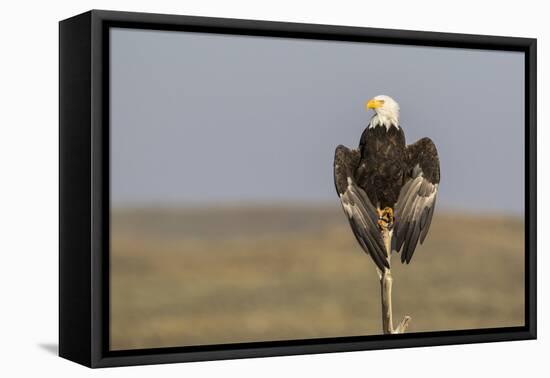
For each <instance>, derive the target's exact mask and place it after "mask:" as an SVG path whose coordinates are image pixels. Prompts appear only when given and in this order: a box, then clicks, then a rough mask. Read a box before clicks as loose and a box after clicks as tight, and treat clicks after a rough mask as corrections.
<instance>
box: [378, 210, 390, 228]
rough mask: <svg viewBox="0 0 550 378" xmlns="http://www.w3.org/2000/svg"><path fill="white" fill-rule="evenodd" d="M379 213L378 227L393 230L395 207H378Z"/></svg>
mask: <svg viewBox="0 0 550 378" xmlns="http://www.w3.org/2000/svg"><path fill="white" fill-rule="evenodd" d="M376 212H377V213H378V227H379V228H380V230H391V229H392V227H393V221H394V217H393V209H392V208H391V207H385V208H383V209H382V210H380V209H376Z"/></svg>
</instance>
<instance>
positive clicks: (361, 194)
mask: <svg viewBox="0 0 550 378" xmlns="http://www.w3.org/2000/svg"><path fill="white" fill-rule="evenodd" d="M358 154H359V152H358V151H355V150H349V149H348V148H346V147H344V146H338V147H337V148H336V153H335V157H334V182H335V184H336V190H337V192H338V195H339V197H340V202H341V203H342V208H343V209H344V212H345V213H346V215H347V217H348V220H349V223H350V226H351V229H352V230H353V234H354V235H355V238H356V239H357V241H358V242H359V244H360V245H361V247H362V248H363V250H364V251H365V252H366V253H367V254H368V255H370V256H371V258H372V259H373V260H374V263H375V264H376V266H377V267H378V269H380V270H382V271H384V268H389V263H388V260H387V258H386V248H385V246H384V242H383V240H382V236H381V234H380V231H379V229H378V214H377V212H376V208H375V207H374V206H373V204H372V203H371V201H370V200H369V198H368V196H367V194H366V193H365V191H364V190H363V189H362V188H361V187H359V185H357V183H356V182H355V177H354V173H355V168H356V167H357V165H358V163H359V160H360V157H359V156H358Z"/></svg>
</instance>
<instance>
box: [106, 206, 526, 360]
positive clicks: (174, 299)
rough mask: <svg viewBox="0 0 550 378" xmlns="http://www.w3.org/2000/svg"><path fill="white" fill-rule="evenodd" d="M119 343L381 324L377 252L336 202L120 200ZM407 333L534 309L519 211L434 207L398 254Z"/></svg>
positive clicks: (115, 255) (338, 330) (114, 343)
mask: <svg viewBox="0 0 550 378" xmlns="http://www.w3.org/2000/svg"><path fill="white" fill-rule="evenodd" d="M112 230H113V231H112V249H111V348H112V349H114V350H120V349H131V348H155V347H169V346H186V345H205V344H219V343H235V342H249V341H263V340H285V339H304V338H320V337H337V336H352V335H353V336H357V335H369V334H379V333H380V332H381V318H380V293H379V290H380V288H379V282H378V277H377V274H376V271H375V268H374V264H373V263H372V261H371V260H370V258H369V257H368V256H367V255H365V254H364V253H363V252H362V251H361V249H360V247H359V246H358V245H357V243H356V241H355V240H354V238H353V235H352V233H351V231H350V229H349V226H348V224H347V221H346V219H345V217H344V215H343V213H342V212H341V210H340V209H339V208H338V207H336V206H335V207H332V208H284V207H273V208H254V207H249V208H238V207H235V208H223V209H217V210H216V209H194V210H179V211H175V210H120V211H116V212H114V213H113V222H112ZM392 272H393V277H394V295H393V304H394V317H395V318H396V321H397V320H399V319H401V317H402V316H403V315H405V314H408V315H411V316H412V322H411V324H410V327H409V329H408V332H419V331H437V330H453V329H472V328H491V327H507V326H519V325H523V322H524V247H523V222H522V220H521V219H515V218H507V217H502V216H486V217H478V216H472V215H459V214H450V213H436V215H435V218H434V221H433V224H432V229H431V231H430V235H429V236H428V238H427V240H426V242H425V245H423V246H421V247H419V248H418V249H417V251H416V252H415V255H414V257H413V259H412V261H411V264H410V265H402V264H401V263H400V262H399V256H394V258H393V268H392Z"/></svg>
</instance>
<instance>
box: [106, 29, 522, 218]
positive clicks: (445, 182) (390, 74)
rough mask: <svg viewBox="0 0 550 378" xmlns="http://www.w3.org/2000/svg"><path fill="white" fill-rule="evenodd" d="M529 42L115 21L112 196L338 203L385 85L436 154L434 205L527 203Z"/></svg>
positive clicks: (174, 201) (135, 201) (406, 124)
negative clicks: (399, 40) (343, 170)
mask: <svg viewBox="0 0 550 378" xmlns="http://www.w3.org/2000/svg"><path fill="white" fill-rule="evenodd" d="M523 69H524V62H523V53H519V52H501V51H486V50H469V49H450V48H436V47H417V46H397V45H383V44H366V43H354V42H336V41H314V40H300V39H287V38H267V37H249V36H226V35H214V34H202V33H188V32H166V31H148V30H131V29H112V31H111V197H112V203H113V206H133V205H139V206H151V205H168V206H176V205H193V204H199V203H208V202H215V203H220V202H246V201H254V202H257V201H262V202H265V201H267V202H302V201H304V202H305V201H307V202H334V203H336V204H338V199H337V198H336V194H335V189H334V184H333V177H332V160H333V154H334V148H335V147H336V146H337V145H338V144H345V145H347V146H350V147H353V148H355V147H356V146H357V144H358V141H359V137H360V135H361V132H362V131H363V129H364V128H365V127H366V125H367V123H368V121H369V119H370V117H371V115H372V112H370V113H367V112H366V111H365V109H364V102H365V101H366V100H368V99H369V98H371V97H374V96H375V95H378V94H387V95H390V96H392V97H393V98H394V99H396V100H397V102H399V104H400V106H401V125H402V127H403V129H404V131H405V135H406V137H407V142H408V143H412V142H414V141H416V140H417V139H419V138H421V137H424V136H428V137H430V138H432V139H433V140H434V142H435V143H436V145H437V148H438V151H439V156H440V160H441V185H440V193H439V197H438V206H441V207H443V208H453V209H464V210H470V211H472V210H485V211H499V212H514V213H521V212H522V211H523V196H524V188H523V185H524V167H523V164H524V159H523V152H524V149H523V148H524V137H523V130H524V108H523V106H524V77H523Z"/></svg>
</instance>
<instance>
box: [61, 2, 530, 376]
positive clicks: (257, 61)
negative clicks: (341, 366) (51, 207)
mask: <svg viewBox="0 0 550 378" xmlns="http://www.w3.org/2000/svg"><path fill="white" fill-rule="evenodd" d="M59 58H60V59H59V62H60V64H59V70H60V76H59V77H60V83H59V86H60V88H59V89H60V105H59V106H60V109H59V114H60V250H59V253H60V259H59V262H60V269H59V290H60V311H59V314H60V315H59V321H60V327H59V330H60V332H59V348H60V349H59V353H60V355H61V356H62V357H65V358H68V359H70V360H73V361H76V362H78V363H81V364H84V365H86V366H90V367H107V366H117V365H135V364H152V363H165V362H179V361H198V360H212V359H227V358H242V357H260V356H275V355H286V354H304V353H321V352H336V351H352V350H367V349H380V348H401V347H413V346H427V345H445V344H456V343H474V342H489V341H504V340H521V339H532V338H535V337H536V285H535V283H536V245H535V240H536V239H535V236H536V177H535V174H536V161H535V156H536V151H535V148H536V118H535V114H536V40H534V39H527V38H514V37H496V36H481V35H465V34H446V33H433V32H416V31H401V30H384V29H371V28H356V27H342V26H326V25H309V24H294V23H279V22H265V21H248V20H233V19H216V18H202V17H188V16H173V15H159V14H143V13H125V12H111V11H95V10H94V11H90V12H87V13H84V14H81V15H78V16H75V17H73V18H70V19H67V20H64V21H61V22H60V56H59Z"/></svg>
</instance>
